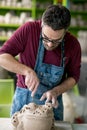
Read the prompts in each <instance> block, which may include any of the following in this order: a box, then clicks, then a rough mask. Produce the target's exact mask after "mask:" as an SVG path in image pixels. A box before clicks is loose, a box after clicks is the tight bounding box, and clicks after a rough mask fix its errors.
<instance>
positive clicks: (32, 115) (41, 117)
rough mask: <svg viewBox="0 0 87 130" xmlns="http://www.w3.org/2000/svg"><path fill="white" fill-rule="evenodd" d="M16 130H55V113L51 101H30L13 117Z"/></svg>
mask: <svg viewBox="0 0 87 130" xmlns="http://www.w3.org/2000/svg"><path fill="white" fill-rule="evenodd" d="M11 123H12V125H13V126H14V130H54V129H55V128H54V113H53V108H52V104H51V103H46V104H45V105H37V104H35V103H29V104H28V105H24V107H23V108H22V109H21V110H20V111H18V112H16V113H15V114H14V115H13V116H12V119H11Z"/></svg>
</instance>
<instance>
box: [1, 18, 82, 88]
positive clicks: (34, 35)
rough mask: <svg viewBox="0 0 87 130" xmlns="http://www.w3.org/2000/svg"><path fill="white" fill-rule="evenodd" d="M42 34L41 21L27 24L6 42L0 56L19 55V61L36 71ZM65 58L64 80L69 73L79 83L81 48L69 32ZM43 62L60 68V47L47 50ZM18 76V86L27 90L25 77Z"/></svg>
mask: <svg viewBox="0 0 87 130" xmlns="http://www.w3.org/2000/svg"><path fill="white" fill-rule="evenodd" d="M40 33H41V21H40V20H38V21H34V22H27V23H25V24H24V25H22V26H21V27H19V28H18V29H17V30H16V31H15V33H14V34H13V36H12V37H11V38H10V39H9V40H8V41H6V42H5V44H4V45H3V46H2V47H1V49H0V54H2V53H10V54H11V55H13V56H17V55H18V54H19V61H20V62H21V63H23V64H25V65H27V66H29V67H31V68H32V69H34V66H35V62H36V56H37V51H38V45H39V38H40ZM65 57H66V60H65V71H64V72H65V73H64V76H63V79H62V80H64V79H65V75H66V73H67V76H68V77H73V78H74V79H75V80H76V82H78V80H79V76H80V66H81V48H80V44H79V42H78V40H77V39H76V38H75V37H74V36H73V35H71V34H70V33H69V32H67V33H66V35H65ZM43 62H45V63H48V64H53V65H56V66H60V62H61V47H60V45H59V46H58V47H57V48H56V49H55V50H52V51H47V50H45V54H44V59H43ZM17 76H18V79H17V86H19V87H23V88H26V86H25V81H24V80H25V78H24V76H22V75H17Z"/></svg>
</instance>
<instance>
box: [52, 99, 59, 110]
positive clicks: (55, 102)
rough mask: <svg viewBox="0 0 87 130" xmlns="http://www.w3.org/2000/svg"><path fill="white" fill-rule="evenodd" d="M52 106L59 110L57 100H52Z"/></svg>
mask: <svg viewBox="0 0 87 130" xmlns="http://www.w3.org/2000/svg"><path fill="white" fill-rule="evenodd" d="M52 106H53V107H54V108H57V107H58V101H57V100H55V99H52Z"/></svg>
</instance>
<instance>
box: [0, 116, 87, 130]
mask: <svg viewBox="0 0 87 130" xmlns="http://www.w3.org/2000/svg"><path fill="white" fill-rule="evenodd" d="M55 126H56V130H87V124H70V123H68V122H55ZM0 130H13V129H12V124H11V119H10V118H0Z"/></svg>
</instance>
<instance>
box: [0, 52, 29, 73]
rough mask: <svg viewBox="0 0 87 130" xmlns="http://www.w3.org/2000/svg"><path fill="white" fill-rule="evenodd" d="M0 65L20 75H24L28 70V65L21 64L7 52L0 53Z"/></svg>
mask: <svg viewBox="0 0 87 130" xmlns="http://www.w3.org/2000/svg"><path fill="white" fill-rule="evenodd" d="M0 66H1V67H3V68H4V69H6V70H8V71H11V72H14V73H17V74H21V75H26V73H27V72H29V71H30V68H29V67H28V66H26V65H23V64H21V63H20V62H18V61H17V60H16V59H15V58H14V57H13V56H11V55H10V54H7V53H5V54H1V55H0Z"/></svg>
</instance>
